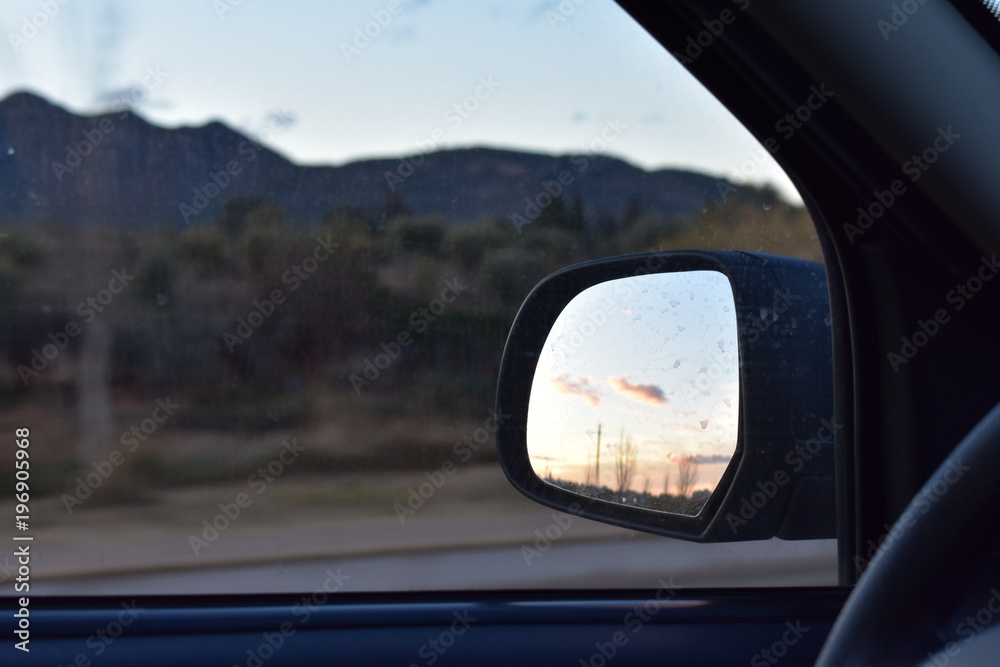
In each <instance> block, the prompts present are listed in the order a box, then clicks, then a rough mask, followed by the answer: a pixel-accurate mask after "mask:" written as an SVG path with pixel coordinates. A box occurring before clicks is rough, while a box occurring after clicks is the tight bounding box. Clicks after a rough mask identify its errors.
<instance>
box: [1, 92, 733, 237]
mask: <svg viewBox="0 0 1000 667" xmlns="http://www.w3.org/2000/svg"><path fill="white" fill-rule="evenodd" d="M109 184H111V186H112V187H109ZM730 186H731V184H730V183H729V182H728V181H726V180H724V179H720V178H716V177H713V176H708V175H705V174H700V173H697V172H693V171H688V170H682V169H660V170H655V171H645V170H643V169H641V168H640V167H637V166H635V165H632V164H630V163H628V162H626V161H624V160H621V159H619V158H616V157H610V156H605V155H579V154H567V155H547V154H544V153H532V152H526V151H513V150H506V149H502V148H493V147H470V148H455V149H446V150H439V151H434V152H429V153H424V154H420V153H415V154H411V155H408V156H403V157H400V158H385V157H383V158H373V159H360V160H354V161H352V162H348V163H345V164H343V165H339V166H328V165H299V164H296V163H294V162H292V161H291V160H289V159H288V158H286V157H284V156H283V155H281V154H280V153H278V152H276V151H274V150H272V149H270V148H268V147H266V146H263V145H261V144H258V143H256V142H255V141H254V139H252V138H250V137H248V136H246V135H244V134H242V133H241V132H239V131H238V130H235V129H233V128H231V127H229V126H228V125H226V124H224V123H223V122H221V121H218V120H213V121H209V122H208V123H205V124H204V125H200V126H180V127H177V128H164V127H160V126H157V125H154V124H152V123H150V122H148V121H147V120H145V119H144V118H143V117H141V116H139V115H138V114H135V113H133V112H131V111H130V110H129V109H127V108H123V109H121V110H116V111H112V112H105V113H100V114H95V115H78V114H75V113H73V112H71V111H68V110H66V109H64V108H62V107H60V106H58V105H57V104H53V103H52V102H50V101H48V100H46V99H45V98H43V97H40V96H38V95H35V94H34V93H31V92H26V91H24V92H17V93H13V94H11V95H9V96H8V97H6V98H5V99H3V100H0V224H24V223H55V224H64V225H66V224H68V225H77V226H86V225H100V224H113V225H118V226H122V227H126V228H177V229H181V228H185V227H187V226H190V225H195V224H202V223H206V222H209V221H212V220H215V219H216V218H217V216H218V215H219V213H220V211H221V209H222V207H223V206H224V204H225V202H226V201H228V200H230V199H232V198H234V197H244V196H254V197H263V198H266V199H269V200H271V201H273V202H274V203H275V204H277V205H278V206H279V207H281V209H282V210H283V212H284V214H285V217H286V220H287V221H288V222H290V223H293V224H305V223H310V222H317V221H319V220H321V219H322V218H323V216H324V215H326V214H328V213H329V212H331V211H333V210H337V209H344V208H349V209H361V210H364V211H367V212H369V213H373V214H383V215H385V214H386V212H387V211H390V212H391V211H392V210H395V211H397V212H398V211H401V210H403V211H406V212H408V213H410V214H411V215H412V216H414V217H437V218H440V219H442V220H444V221H446V222H448V223H452V224H457V223H463V222H472V221H473V220H475V219H478V218H482V217H484V216H489V217H495V218H502V219H505V220H517V218H516V217H515V216H524V217H525V218H527V217H529V216H530V214H531V213H533V212H534V210H535V209H533V208H532V203H534V204H535V206H538V207H539V209H543V208H544V207H545V205H547V202H549V201H550V199H549V197H551V196H552V195H553V194H556V195H558V194H564V195H567V196H568V197H570V198H576V199H577V201H578V202H580V203H582V207H583V217H584V219H585V220H586V221H587V223H588V224H594V223H595V221H596V220H597V219H598V218H599V217H600V216H612V217H615V218H620V217H621V216H623V215H624V212H625V211H626V210H628V209H629V208H630V207H631V208H633V209H634V208H636V206H637V205H638V208H639V209H640V210H641V211H645V212H653V213H656V214H658V215H660V216H663V217H666V218H675V217H678V216H687V215H691V214H694V213H696V212H698V211H700V210H702V209H703V208H704V207H705V206H706V205H709V204H710V203H711V202H713V201H716V200H717V198H718V193H719V192H720V191H721V189H722V188H727V187H730Z"/></svg>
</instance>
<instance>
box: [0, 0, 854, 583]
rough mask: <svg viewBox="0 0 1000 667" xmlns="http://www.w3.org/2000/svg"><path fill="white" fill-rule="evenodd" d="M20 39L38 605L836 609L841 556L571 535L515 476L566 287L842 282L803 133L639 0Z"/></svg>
mask: <svg viewBox="0 0 1000 667" xmlns="http://www.w3.org/2000/svg"><path fill="white" fill-rule="evenodd" d="M733 17H734V20H740V16H739V11H735V13H734V14H733ZM0 24H2V26H3V27H4V31H3V32H4V34H5V35H6V40H7V45H6V46H5V47H3V48H0V68H2V69H3V71H4V72H5V77H4V79H3V81H2V82H0V198H2V200H3V204H2V206H0V309H2V312H3V317H2V323H0V350H2V362H0V375H2V382H0V400H2V402H3V405H4V410H3V412H2V414H3V420H4V422H5V424H6V429H7V432H8V434H9V435H10V436H11V437H13V434H14V433H15V431H16V430H17V429H25V430H26V431H27V432H28V433H30V439H31V443H32V444H31V450H30V451H31V459H30V463H31V467H30V484H31V500H30V516H29V519H28V520H27V521H26V523H25V527H24V529H23V532H24V533H25V534H29V535H31V536H32V537H33V545H34V546H33V548H34V549H35V553H36V555H37V558H36V559H35V560H34V570H33V577H34V579H33V582H34V584H35V585H36V590H37V592H39V593H50V594H55V593H81V594H119V593H121V594H138V593H182V592H190V593H222V592H251V591H292V590H313V589H317V588H319V587H320V586H321V585H324V582H325V581H329V582H335V584H330V586H331V587H333V586H334V585H336V587H337V590H354V591H375V590H417V589H490V588H552V587H560V588H595V587H596V588H600V587H619V586H641V587H648V586H654V585H656V584H657V582H658V580H659V579H660V578H661V577H666V576H669V577H673V581H674V582H675V583H677V584H678V585H693V586H694V585H696V586H760V585H833V584H835V583H836V572H837V569H836V544H835V542H834V541H832V540H819V541H807V542H794V543H792V542H781V541H766V542H753V543H736V544H725V545H699V544H691V543H685V542H678V541H674V540H667V539H663V538H657V537H651V536H647V535H643V534H639V533H635V532H631V531H627V530H623V529H619V528H614V527H611V526H607V525H603V524H598V523H594V522H590V521H587V520H584V519H580V518H576V517H570V516H568V515H565V514H561V513H558V512H553V511H552V510H548V509H546V508H544V507H541V506H540V505H536V504H534V503H532V502H531V501H529V500H527V499H526V498H523V497H521V496H520V495H519V494H518V493H517V492H516V491H515V490H514V489H513V488H512V487H511V486H510V485H509V484H508V482H507V481H506V479H505V478H504V476H503V474H502V472H501V470H500V468H499V465H498V464H497V458H496V454H495V451H494V440H493V433H494V432H495V431H496V429H497V426H498V424H499V423H500V422H502V421H503V420H504V419H506V416H505V415H503V414H498V413H497V412H495V410H494V407H493V406H494V391H495V383H496V374H497V369H498V365H499V360H500V355H501V353H502V350H503V345H504V341H505V336H506V334H507V331H508V329H509V326H510V323H511V321H512V319H513V317H514V315H515V313H516V312H517V308H518V306H519V304H520V302H521V301H522V299H523V298H524V297H525V296H526V295H527V293H528V292H529V291H530V289H531V288H532V286H533V285H534V284H535V283H537V282H538V281H539V280H540V279H542V278H544V277H545V276H546V275H547V274H549V273H551V272H552V271H555V270H557V269H559V268H562V267H564V266H567V265H570V264H573V263H576V262H580V261H584V260H587V259H592V258H597V257H606V256H611V255H615V254H622V253H630V252H640V251H646V250H657V249H689V248H705V249H713V248H715V249H742V250H754V251H764V252H772V253H776V254H784V255H790V256H795V257H802V258H806V259H812V260H815V261H821V260H822V258H821V254H820V250H819V245H818V243H817V239H816V233H815V229H814V227H813V225H812V222H811V220H810V218H809V216H808V214H807V213H806V211H805V209H804V207H803V206H802V202H801V199H800V198H799V196H798V194H797V193H796V192H795V190H794V188H793V187H792V185H791V184H790V182H789V180H788V179H787V177H786V176H785V175H784V174H783V173H782V172H781V170H780V168H779V167H778V166H777V165H776V163H775V162H774V159H773V156H772V154H773V153H775V152H776V151H778V150H780V147H781V144H782V142H784V141H786V140H788V139H789V138H790V137H791V136H793V135H794V133H795V125H794V123H793V122H791V121H787V120H786V121H783V118H776V119H775V132H774V137H773V142H772V143H768V142H765V143H764V144H763V145H762V144H761V143H759V142H757V141H755V140H754V139H753V138H752V137H751V136H750V135H749V134H748V133H747V132H746V131H745V130H744V129H743V128H742V127H741V126H740V125H739V124H738V122H737V121H735V120H734V119H733V118H732V117H731V116H730V115H729V114H728V113H727V112H726V111H725V109H724V108H723V107H722V106H721V105H720V104H719V103H718V102H717V101H716V100H714V99H713V98H712V97H711V96H710V95H709V94H708V93H707V92H706V91H705V90H704V89H703V88H702V87H701V86H700V84H698V83H697V82H695V80H694V79H693V78H692V77H691V76H690V75H689V74H688V73H687V72H686V71H685V70H684V69H683V67H682V66H681V65H680V64H679V62H678V61H677V60H676V59H675V58H674V57H673V56H671V54H669V53H667V52H666V51H665V50H663V49H662V48H661V47H660V46H659V45H658V44H656V43H655V42H654V41H653V40H652V39H651V38H650V37H649V36H648V35H647V34H646V33H645V32H644V31H643V30H642V29H641V28H639V27H638V26H637V25H636V24H635V23H634V21H632V20H631V19H630V18H629V17H628V16H627V15H626V14H625V13H624V12H623V11H621V10H620V9H619V8H618V7H617V6H616V5H614V4H613V3H612V2H607V1H605V0H587V1H586V2H580V1H578V0H574V1H573V2H569V1H566V2H561V3H560V2H554V1H552V2H548V1H541V2H539V1H536V0H518V1H515V2H505V3H499V2H496V3H464V2H460V1H459V0H372V1H352V2H349V3H321V2H307V1H304V0H294V1H289V2H283V3H264V2H237V1H235V0H215V1H213V2H208V1H203V0H179V1H177V2H171V3H165V2H152V1H144V2H134V3H133V2H129V3H125V2H120V1H115V0H90V1H86V0H78V1H77V2H73V3H69V2H66V3H64V2H50V3H38V2H36V1H34V0H32V1H20V0H19V1H15V2H8V3H4V5H3V6H2V7H0ZM706 34H707V35H708V37H704V36H703V35H698V34H695V35H692V41H691V44H692V45H693V47H692V48H691V49H690V53H687V54H678V56H679V57H683V58H685V59H693V58H697V57H699V56H700V48H699V47H698V46H697V45H698V43H699V40H704V39H711V38H712V36H711V34H710V33H706ZM808 94H809V93H807V94H806V96H804V98H803V100H802V104H803V105H806V104H807V101H808V100H807V96H808ZM812 101H813V102H815V104H809V106H804V107H802V108H805V109H807V110H808V111H809V113H822V112H823V110H822V100H819V101H817V100H816V99H813V100H812ZM796 111H797V110H796V109H795V108H790V109H789V110H788V112H789V114H791V116H790V117H791V118H792V119H793V120H794V119H795V113H796ZM794 122H795V123H798V122H799V121H797V120H794ZM14 465H15V459H14V456H13V454H9V455H7V456H5V458H4V459H3V460H0V468H2V469H4V470H6V471H7V472H6V473H5V474H8V475H9V476H10V477H12V476H13V475H14V474H15V473H14V470H15V468H14ZM10 477H9V478H10ZM6 502H7V503H8V504H7V505H5V507H7V508H8V510H9V511H8V512H7V515H6V516H8V517H11V516H13V515H14V505H13V504H12V503H11V502H10V500H7V501H6ZM15 529H17V527H15ZM5 557H6V560H4V558H5ZM15 565H16V563H15V559H14V557H13V556H12V555H10V556H8V555H6V554H5V555H2V556H0V578H2V579H3V580H6V581H8V582H9V581H12V580H13V578H14V577H15V576H16V567H15Z"/></svg>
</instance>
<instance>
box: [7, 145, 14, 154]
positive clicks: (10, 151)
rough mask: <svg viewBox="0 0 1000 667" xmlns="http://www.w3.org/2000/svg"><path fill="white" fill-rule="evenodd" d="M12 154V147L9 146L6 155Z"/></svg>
mask: <svg viewBox="0 0 1000 667" xmlns="http://www.w3.org/2000/svg"><path fill="white" fill-rule="evenodd" d="M13 154H14V147H13V146H11V147H10V148H8V149H7V155H13Z"/></svg>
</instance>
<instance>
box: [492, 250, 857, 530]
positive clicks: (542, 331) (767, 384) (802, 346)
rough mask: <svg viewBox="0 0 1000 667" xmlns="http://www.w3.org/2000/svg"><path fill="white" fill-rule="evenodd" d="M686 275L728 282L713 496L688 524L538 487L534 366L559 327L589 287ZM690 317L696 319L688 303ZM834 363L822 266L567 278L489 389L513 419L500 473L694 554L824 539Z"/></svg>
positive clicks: (661, 264) (640, 261) (556, 503)
mask: <svg viewBox="0 0 1000 667" xmlns="http://www.w3.org/2000/svg"><path fill="white" fill-rule="evenodd" d="M685 271H715V272H719V273H721V274H723V275H724V276H726V278H727V279H728V281H729V284H730V286H731V287H732V291H733V301H734V303H735V307H736V320H737V340H738V345H739V368H740V378H739V413H738V414H739V425H738V437H737V443H736V450H735V453H734V455H733V459H732V461H731V463H730V464H729V466H728V467H727V468H726V470H725V472H724V473H723V475H722V478H721V479H720V481H719V483H718V485H717V487H716V489H715V491H714V492H713V493H712V495H711V496H710V497H709V499H708V501H707V502H706V503H705V505H704V507H702V508H701V511H700V512H699V513H698V514H697V515H696V516H686V515H682V514H673V513H669V512H663V511H658V510H654V509H649V508H645V507H641V506H635V505H627V504H617V503H612V502H608V501H606V500H602V499H599V498H595V497H591V496H587V495H582V494H579V493H576V492H574V491H572V490H569V489H566V488H562V487H560V486H556V485H553V484H551V483H547V482H545V481H544V480H543V479H541V478H540V477H539V476H538V475H537V474H536V473H535V470H534V469H533V466H532V464H531V460H530V458H529V452H528V442H527V422H528V408H529V398H530V396H531V389H532V384H533V382H534V381H535V373H536V369H537V367H538V361H539V357H540V355H541V351H542V349H543V347H544V346H545V344H546V341H547V339H548V336H549V333H550V331H551V330H552V327H553V324H554V323H555V321H556V319H557V318H558V317H559V315H560V313H562V311H563V310H564V308H566V306H567V304H569V303H570V301H572V300H573V299H574V298H575V297H576V296H577V295H579V294H580V293H581V292H583V291H584V290H586V289H588V288H590V287H592V286H594V285H598V284H600V283H604V282H607V281H612V280H621V279H627V278H630V277H634V276H642V275H646V274H656V273H674V272H685ZM625 305H627V304H625ZM690 307H698V304H697V302H692V304H691V305H690ZM624 344H627V341H626V342H624ZM665 345H668V343H665ZM831 355H832V342H831V336H830V309H829V300H828V295H827V285H826V273H825V270H824V268H823V266H822V265H821V264H817V263H815V262H808V261H805V260H798V259H791V258H786V257H778V256H774V255H765V254H760V253H746V252H722V251H667V252H654V253H643V254H638V255H629V256H624V257H617V258H611V259H604V260H597V261H593V262H587V263H584V264H579V265H576V266H572V267H569V268H567V269H563V270H561V271H559V272H557V273H555V274H553V275H551V276H549V277H548V278H546V279H545V280H543V281H542V282H541V283H539V284H538V285H537V286H536V287H535V289H534V290H532V292H531V294H530V295H529V296H528V298H527V299H526V300H525V302H524V303H523V304H522V306H521V309H520V311H519V312H518V314H517V317H516V318H515V320H514V324H513V327H512V329H511V332H510V335H509V337H508V340H507V345H506V348H505V350H504V356H503V362H502V365H501V369H500V379H499V384H498V389H497V411H498V413H499V414H504V415H510V417H509V418H508V419H506V420H505V422H504V424H503V425H502V426H501V428H500V430H499V431H498V432H497V447H498V450H499V456H500V462H501V464H502V466H503V469H504V472H505V473H506V475H507V477H508V479H509V480H510V482H511V483H512V484H513V485H514V487H515V488H517V489H518V490H519V491H521V492H522V493H524V494H525V495H527V496H528V497H529V498H532V499H533V500H535V501H537V502H539V503H542V504H544V505H547V506H549V507H553V508H556V509H559V510H562V511H565V512H571V513H573V514H576V515H578V516H583V517H586V518H590V519H594V520H597V521H602V522H605V523H611V524H614V525H618V526H623V527H625V528H629V529H632V530H639V531H643V532H648V533H655V534H658V535H665V536H669V537H675V538H680V539H685V540H691V541H697V542H732V541H744V540H760V539H770V538H773V537H778V538H781V539H790V540H793V539H819V538H833V537H836V502H835V485H834V465H835V457H834V436H835V431H837V430H839V427H838V426H837V425H835V424H834V423H833V378H832V370H833V364H832V357H831Z"/></svg>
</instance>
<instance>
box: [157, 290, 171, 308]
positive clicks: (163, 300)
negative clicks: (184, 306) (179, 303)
mask: <svg viewBox="0 0 1000 667" xmlns="http://www.w3.org/2000/svg"><path fill="white" fill-rule="evenodd" d="M168 301H170V297H168V296H167V295H166V294H164V293H162V292H157V294H156V305H157V306H165V305H167V302H168Z"/></svg>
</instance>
